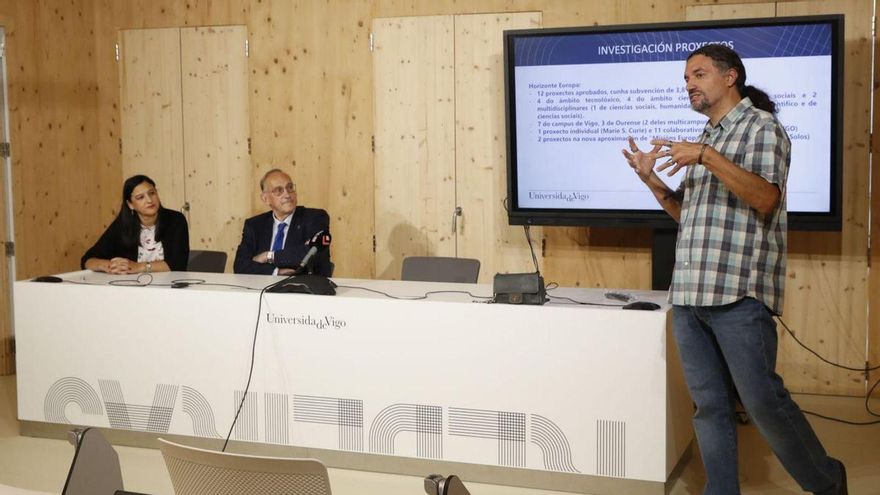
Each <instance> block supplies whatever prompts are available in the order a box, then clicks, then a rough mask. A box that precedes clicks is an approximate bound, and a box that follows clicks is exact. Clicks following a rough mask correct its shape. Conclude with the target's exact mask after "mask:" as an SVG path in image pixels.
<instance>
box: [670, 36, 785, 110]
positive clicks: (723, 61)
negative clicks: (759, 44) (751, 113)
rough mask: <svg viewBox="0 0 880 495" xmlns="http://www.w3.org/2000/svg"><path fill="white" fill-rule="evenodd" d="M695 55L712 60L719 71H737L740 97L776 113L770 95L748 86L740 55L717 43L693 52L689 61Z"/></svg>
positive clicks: (762, 108)
mask: <svg viewBox="0 0 880 495" xmlns="http://www.w3.org/2000/svg"><path fill="white" fill-rule="evenodd" d="M695 55H703V56H704V57H709V58H711V59H712V64H713V65H714V66H715V67H717V68H718V70H722V71H725V70H727V69H734V70H736V74H737V77H736V89H737V90H738V91H739V94H740V96H743V97H748V98H749V99H751V100H752V104H753V105H755V107H757V108H759V109H761V110H764V111H766V112H770V113H772V114H775V113H776V103H773V100H771V99H770V95H768V94H767V93H765V92H763V91H761V90H760V89H758V88H756V87H754V86H747V85H746V68H745V66H744V65H743V62H742V59H741V58H739V55H738V54H737V53H736V52H735V51H733V49H732V48H728V47H727V46H725V45H721V44H717V43H712V44H708V45H703V46H701V47H700V48H697V49H696V50H694V51H693V52H691V54H690V55H688V58H687V59H688V60H690V59H691V57H694V56H695Z"/></svg>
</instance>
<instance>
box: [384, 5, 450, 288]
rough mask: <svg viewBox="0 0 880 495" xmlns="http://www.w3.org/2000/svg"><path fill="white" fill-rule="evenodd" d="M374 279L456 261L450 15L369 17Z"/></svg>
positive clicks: (389, 277) (386, 277)
mask: <svg viewBox="0 0 880 495" xmlns="http://www.w3.org/2000/svg"><path fill="white" fill-rule="evenodd" d="M373 40H374V48H373V85H374V86H373V94H374V100H373V103H374V118H375V123H374V128H375V158H374V160H375V166H374V169H375V187H376V191H375V229H376V230H375V235H376V244H375V245H376V277H377V278H385V279H397V278H400V268H401V264H402V261H403V258H404V257H405V256H413V255H421V256H424V255H431V256H455V241H454V232H453V225H452V220H453V218H452V217H453V212H454V210H455V136H454V132H455V131H454V127H455V125H454V121H455V104H454V91H455V82H454V60H453V54H454V49H453V18H452V16H426V17H405V18H389V19H374V20H373Z"/></svg>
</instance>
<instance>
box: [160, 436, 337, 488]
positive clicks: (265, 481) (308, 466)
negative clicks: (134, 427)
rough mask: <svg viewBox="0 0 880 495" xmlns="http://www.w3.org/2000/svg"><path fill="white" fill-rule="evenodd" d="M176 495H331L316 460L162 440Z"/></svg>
mask: <svg viewBox="0 0 880 495" xmlns="http://www.w3.org/2000/svg"><path fill="white" fill-rule="evenodd" d="M159 450H161V451H162V457H164V458H165V466H166V467H167V468H168V474H169V475H171V484H172V485H173V486H174V493H175V494H176V495H208V494H210V495H272V494H282V493H284V494H286V493H295V494H297V495H330V478H329V477H328V475H327V468H326V467H325V466H324V464H323V463H321V461H319V460H317V459H294V458H283V457H262V456H252V455H244V454H232V453H227V452H217V451H214V450H205V449H198V448H195V447H187V446H185V445H180V444H176V443H172V442H169V441H167V440H164V439H162V438H160V439H159Z"/></svg>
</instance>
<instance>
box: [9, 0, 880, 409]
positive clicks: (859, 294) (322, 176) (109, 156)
mask: <svg viewBox="0 0 880 495" xmlns="http://www.w3.org/2000/svg"><path fill="white" fill-rule="evenodd" d="M754 3H759V4H760V3H764V4H767V3H768V2H766V1H763V2H752V1H750V0H741V1H738V0H717V1H716V0H657V1H653V2H632V1H626V0H616V1H601V0H589V1H585V0H552V1H551V0H506V1H502V0H473V1H470V2H460V1H456V0H436V1H434V0H372V1H358V2H351V1H344V0H328V1H323V2H317V1H313V0H188V1H187V2H179V1H176V0H158V1H155V2H131V1H127V0H72V1H68V2H63V3H62V2H50V1H49V0H37V1H27V2H24V1H22V2H0V22H5V23H6V25H7V27H9V28H10V29H11V32H10V33H9V34H10V38H9V46H8V48H9V52H10V54H9V56H10V64H9V67H10V90H11V91H10V113H11V118H12V122H11V128H12V129H11V130H12V139H13V150H14V151H13V154H14V163H13V167H14V177H13V180H14V184H15V190H16V197H15V198H14V201H15V215H16V242H17V243H18V246H19V252H20V253H26V254H23V255H22V256H20V257H19V260H18V276H19V277H28V276H32V275H35V274H38V273H43V272H53V271H65V270H72V269H75V268H76V267H77V266H78V259H79V256H80V255H81V253H82V252H83V251H84V249H85V248H86V247H87V246H88V244H90V243H91V242H93V241H94V239H95V238H96V237H97V235H99V234H100V232H101V230H102V229H103V228H104V227H105V226H106V224H107V223H109V221H110V220H111V219H112V216H113V213H114V211H115V209H116V208H118V206H119V198H118V195H119V189H120V185H121V180H122V171H121V160H120V158H121V156H120V154H119V141H118V140H119V135H120V132H119V128H120V123H119V85H118V73H117V66H116V62H115V61H114V59H113V45H114V42H115V40H116V37H117V33H118V30H120V29H131V28H145V27H180V26H204V25H228V24H247V25H248V30H249V35H250V40H251V48H252V53H251V61H250V67H251V74H250V80H249V87H250V92H251V101H250V105H251V115H252V117H251V119H252V120H251V136H252V160H253V166H254V177H258V176H259V175H260V174H261V172H262V171H265V170H266V167H269V166H282V167H289V168H290V171H291V172H292V175H294V177H295V178H296V180H297V182H298V183H299V184H300V188H301V190H302V193H301V195H300V196H301V197H300V199H301V201H302V202H303V203H304V204H311V205H315V206H320V207H325V208H327V209H328V210H329V211H330V214H331V216H332V225H333V229H334V234H335V235H334V238H335V240H336V241H337V242H336V243H335V245H334V259H335V261H336V262H337V272H338V273H339V274H340V275H342V276H349V277H370V276H372V275H373V268H372V266H373V254H372V242H371V237H372V230H373V223H374V222H373V219H374V213H373V210H372V201H373V184H372V177H373V157H372V151H371V147H370V140H371V135H372V133H373V110H372V94H373V86H372V62H371V57H370V55H369V51H368V44H369V43H368V34H369V30H370V25H371V22H372V19H373V18H379V17H395V16H413V15H452V14H469V13H485V12H514V11H540V12H542V13H543V24H544V26H545V27H558V26H572V25H592V24H602V25H605V24H633V23H641V22H666V21H677V20H684V19H685V18H686V15H687V14H686V9H687V7H689V6H705V7H707V8H715V7H718V6H719V5H723V6H724V8H725V9H733V11H734V12H739V11H740V9H743V8H745V7H742V6H738V4H742V5H747V4H754ZM776 7H777V10H778V14H779V15H787V13H788V12H792V13H794V11H795V10H796V11H797V13H807V11H808V10H810V9H812V10H816V11H827V12H843V11H846V12H847V13H848V14H851V15H849V16H848V20H847V23H848V28H847V30H848V35H847V36H848V40H849V41H848V46H847V49H848V51H855V54H854V55H852V56H853V57H856V59H855V60H859V61H862V60H863V59H862V58H861V57H862V55H861V54H860V51H861V50H862V48H861V46H862V45H864V44H866V43H867V41H866V40H867V39H869V38H870V28H867V29H864V30H862V29H861V28H858V29H856V30H855V31H850V30H851V29H853V27H854V26H860V25H862V24H865V23H869V22H870V19H871V16H872V8H873V2H871V1H869V0H864V1H845V2H834V1H826V0H817V1H808V2H777V3H776ZM55 9H58V12H57V13H56V12H55ZM712 15H713V16H730V15H733V14H732V13H731V11H730V10H717V11H715V13H713V14H712ZM863 31H864V32H863ZM276 60H277V61H276ZM858 63H860V64H861V66H862V67H863V69H865V71H866V72H865V73H857V72H850V69H851V68H853V67H855V65H854V64H853V62H850V61H849V60H848V61H847V81H848V82H847V84H848V90H847V94H848V96H847V98H848V99H847V107H846V119H847V124H846V126H847V127H846V133H847V134H846V139H847V142H846V143H845V146H846V147H847V148H852V149H854V150H855V149H857V148H862V149H863V150H864V149H867V146H868V143H867V138H865V139H862V138H861V137H860V136H866V135H867V134H866V133H867V120H866V117H864V116H860V115H857V114H860V113H861V112H863V111H865V110H866V109H867V108H868V107H869V105H868V103H867V99H864V98H863V99H860V100H859V99H857V100H851V99H850V98H851V96H850V95H851V94H855V93H856V92H857V91H859V90H861V91H863V92H867V91H869V88H870V87H871V83H872V77H871V74H870V69H869V68H870V62H868V61H867V60H864V61H863V62H858ZM62 73H63V74H67V75H76V76H77V77H78V78H79V79H78V80H75V81H72V80H70V79H64V78H63V77H60V78H57V77H56V76H61V75H62ZM850 87H852V88H854V89H853V90H850V89H849V88H850ZM88 88H90V89H88ZM74 89H76V90H77V92H76V93H75V98H71V97H70V95H74V92H73V90H74ZM96 107H97V108H96ZM68 114H69V116H70V118H72V119H73V120H77V119H80V121H81V122H80V125H76V124H70V123H69V122H68V121H67V119H66V117H68ZM59 122H60V123H61V124H62V125H61V127H60V128H59V127H58V125H57V124H58V123H59ZM49 123H52V124H53V128H52V129H49V128H48V124H49ZM75 143H76V144H79V143H91V145H92V146H93V147H94V148H93V149H88V148H87V147H86V148H85V149H81V150H80V152H79V153H77V155H76V158H75V159H74V158H72V153H71V152H65V154H64V157H61V151H62V148H64V149H65V150H66V149H68V148H70V147H71V146H74V144H75ZM15 150H18V152H16V151H15ZM863 152H864V151H863ZM848 156H850V155H848ZM847 163H848V165H847V167H850V165H849V164H850V163H852V160H849V159H848V162H847ZM865 166H866V165H864V164H861V165H858V164H855V165H853V167H856V170H859V169H858V167H862V169H861V170H860V171H859V172H857V173H864V170H865V169H864V167H865ZM878 175H880V174H875V175H874V178H875V179H874V180H875V184H874V185H875V186H877V183H876V181H877V179H876V177H877V176H878ZM862 177H863V180H862V181H861V183H858V182H851V181H849V180H847V183H846V187H847V188H848V189H847V191H846V194H847V195H855V196H860V197H862V198H864V189H865V187H866V186H867V177H864V176H862ZM875 190H877V189H875ZM252 193H253V195H254V197H256V191H252ZM860 201H862V202H861V203H859V202H858V201H850V202H848V206H847V217H848V219H849V220H848V222H847V227H846V229H845V231H844V232H843V233H842V234H816V233H799V234H793V235H792V248H793V251H792V266H793V268H794V273H795V275H796V278H795V279H793V280H791V279H790V286H791V287H797V288H793V289H792V291H790V292H789V294H790V295H791V294H792V292H802V291H804V292H805V293H809V296H804V297H803V298H802V296H799V295H791V297H790V298H789V304H790V305H791V306H787V307H786V313H787V315H789V317H790V318H792V319H794V320H792V321H790V323H791V324H792V325H793V329H795V330H796V331H798V332H800V333H799V335H806V336H808V337H809V339H810V340H813V339H817V340H823V341H825V342H824V343H822V342H820V345H819V346H818V350H820V351H822V352H827V353H828V354H829V355H830V357H838V356H835V354H837V353H842V354H840V356H839V357H841V358H844V357H846V356H845V354H846V353H847V352H849V351H848V350H847V349H848V348H849V347H861V348H864V347H865V345H866V343H865V341H864V340H860V338H859V337H858V335H859V333H858V332H862V333H865V332H866V331H867V330H866V328H865V327H866V326H867V325H868V322H867V321H866V319H865V317H864V316H862V317H861V320H859V319H858V318H859V317H857V316H852V315H858V314H864V313H866V312H867V310H868V304H869V301H870V302H871V303H872V304H874V306H872V309H875V310H876V309H877V308H876V304H877V303H876V302H874V301H876V299H877V298H876V296H874V297H872V298H870V299H869V298H868V294H869V292H868V281H867V278H866V277H867V276H868V272H867V265H866V261H867V256H866V253H865V245H866V243H867V242H866V239H865V237H864V235H865V234H864V232H863V231H864V229H865V228H866V226H867V212H868V209H869V205H868V204H867V202H866V201H864V200H860ZM48 205H63V206H64V210H65V212H58V215H59V219H56V220H54V221H53V223H52V224H51V225H50V226H49V227H46V224H47V220H49V219H51V218H52V217H54V214H55V213H56V212H55V211H54V210H53V209H52V208H50V207H49V206H48ZM252 207H253V211H254V212H256V211H259V209H260V208H258V205H257V204H253V205H252ZM872 208H873V212H874V215H873V219H874V220H873V222H874V226H875V227H876V226H877V218H878V217H880V211H878V210H880V205H878V204H877V202H876V200H875V202H874V204H873V205H872ZM66 212H70V213H66ZM74 213H76V214H75V215H74ZM377 214H381V213H377ZM74 217H75V219H76V222H75V223H76V226H75V227H72V226H71V227H61V226H59V224H60V223H62V222H63V223H66V224H67V223H70V222H71V219H72V218H74ZM860 222H861V223H862V227H861V230H862V232H859V226H858V225H857V224H859V223H860ZM875 232H876V231H875ZM875 238H876V236H875ZM523 242H524V241H523ZM542 243H543V244H544V245H545V250H544V252H543V256H544V262H543V269H544V271H545V274H546V275H547V279H548V281H550V280H553V281H557V282H559V283H562V284H564V285H575V284H579V285H585V286H611V287H618V288H647V287H649V286H650V235H649V232H647V231H645V230H614V229H580V228H552V229H544V235H543V239H542ZM875 248H876V243H875ZM873 252H874V253H875V254H874V256H875V259H874V261H876V252H877V249H875V250H874V251H873ZM34 253H37V254H34ZM876 272H877V270H874V271H872V272H871V273H872V277H875V278H872V280H871V283H872V284H873V290H872V292H870V293H871V294H876V293H877V288H878V287H880V282H877V278H876V277H877V275H875V274H876ZM795 284H797V285H795ZM801 286H803V287H804V289H800V287H801ZM845 294H856V295H855V296H849V295H845ZM797 301H800V302H797ZM801 312H804V313H808V314H809V315H811V316H810V317H808V318H800V319H796V317H797V316H798V315H799V314H800V313H801ZM876 314H877V311H874V312H873V315H876ZM801 320H802V321H801ZM878 328H880V323H878V321H877V320H876V319H872V320H871V323H870V335H871V336H872V337H874V338H873V339H872V340H871V341H872V342H877V341H878V340H880V337H878ZM840 335H847V336H846V337H843V338H840V337H839V336H840ZM850 336H852V337H850ZM847 340H852V341H853V344H852V345H851V344H850V343H849V342H847ZM872 345H874V347H873V349H874V351H873V352H874V354H873V356H874V358H875V359H876V358H877V357H878V354H880V349H878V347H877V345H876V344H872ZM790 349H791V348H790V343H789V342H783V343H782V352H781V354H780V369H781V371H782V373H783V374H784V376H785V377H786V380H787V381H788V383H789V385H790V387H791V389H792V390H794V391H828V392H833V393H856V392H855V389H856V388H857V384H856V383H855V382H852V383H850V382H848V381H849V380H851V379H853V378H854V377H852V376H850V375H846V376H845V377H838V375H834V374H832V375H826V374H824V373H825V372H824V371H821V370H818V369H815V370H814V369H808V368H804V366H803V365H801V362H807V363H812V362H813V360H812V358H804V359H801V356H800V355H797V354H793V352H795V351H793V350H790ZM809 366H812V364H810V365H809ZM805 369H807V371H806V372H805V371H804V370H805ZM796 376H797V377H798V378H795V377H796ZM829 382H830V383H829Z"/></svg>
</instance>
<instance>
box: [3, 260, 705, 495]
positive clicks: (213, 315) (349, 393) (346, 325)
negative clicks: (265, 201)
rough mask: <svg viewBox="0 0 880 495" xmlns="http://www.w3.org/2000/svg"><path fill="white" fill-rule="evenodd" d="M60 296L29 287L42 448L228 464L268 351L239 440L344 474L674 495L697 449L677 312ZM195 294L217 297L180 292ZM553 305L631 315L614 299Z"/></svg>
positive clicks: (30, 416)
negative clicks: (674, 476)
mask: <svg viewBox="0 0 880 495" xmlns="http://www.w3.org/2000/svg"><path fill="white" fill-rule="evenodd" d="M62 277H63V278H64V279H65V283H54V284H53V283H38V282H31V281H19V282H16V283H15V290H14V300H15V338H16V347H17V365H18V413H19V419H20V420H22V421H23V422H24V423H23V424H24V425H25V426H26V427H29V429H31V430H34V431H38V430H39V428H36V427H35V426H39V425H44V424H50V425H82V426H94V427H103V428H107V429H111V430H128V431H134V432H142V433H144V434H149V435H151V436H152V437H157V436H170V437H173V436H174V435H183V436H191V437H201V438H204V439H213V440H212V443H209V445H210V446H212V447H214V448H219V447H220V446H221V445H222V442H223V438H225V437H226V434H227V432H228V430H229V428H230V425H231V422H232V419H233V417H234V415H235V411H236V409H237V407H238V404H239V402H240V400H241V397H242V395H243V391H244V388H245V384H246V381H247V376H248V370H249V367H250V363H251V349H252V347H253V349H254V356H255V361H254V365H253V378H252V381H251V384H250V388H249V391H248V394H247V399H246V400H245V404H244V407H243V408H242V411H241V414H240V417H239V419H238V422H237V423H236V426H235V429H234V431H233V434H232V439H233V440H235V441H237V442H247V445H251V444H254V445H258V446H274V447H287V448H288V450H289V448H290V447H295V448H298V449H300V450H299V451H298V452H303V451H305V452H308V453H309V454H310V455H314V456H316V457H318V458H321V459H322V460H324V461H325V462H326V463H327V464H328V465H331V466H339V467H352V468H358V469H369V470H379V471H388V472H403V473H408V474H421V475H426V474H428V473H429V472H443V471H444V468H447V469H445V471H446V472H449V471H450V469H448V468H455V469H456V470H457V471H456V472H457V474H459V475H460V476H461V477H462V478H463V479H465V480H474V481H487V482H493V483H507V484H514V485H522V486H533V487H539V488H547V489H558V490H568V491H582V492H591V493H623V491H621V490H625V492H626V493H663V491H664V484H665V483H666V482H667V480H668V479H669V476H670V474H671V473H672V471H673V468H674V467H675V466H676V464H677V463H678V461H679V460H680V459H681V457H682V456H683V454H684V453H685V451H686V449H687V447H688V445H689V444H690V441H691V439H692V436H693V433H692V429H691V424H690V416H691V414H692V411H693V409H692V404H691V401H690V398H689V397H688V395H687V390H686V388H685V386H684V381H683V378H682V375H681V369H680V363H679V360H678V354H677V352H676V350H675V346H674V344H672V340H671V334H670V330H669V329H670V320H671V312H670V311H669V310H670V306H669V305H668V304H666V302H665V298H666V294H665V293H664V292H651V291H644V292H637V291H635V292H632V293H633V294H634V295H635V296H636V297H637V298H638V299H640V300H649V301H653V302H656V303H658V304H661V309H660V310H657V311H627V310H621V309H620V308H619V307H601V306H586V305H577V304H573V303H571V302H568V301H564V300H561V299H553V301H552V302H551V303H550V304H547V305H544V306H514V305H501V304H487V303H485V299H479V298H477V297H471V295H468V294H465V293H461V292H457V293H454V292H443V293H436V294H431V295H429V296H428V298H427V299H422V300H400V299H392V298H389V297H387V296H384V295H381V294H378V293H376V292H370V291H368V290H364V288H366V289H372V290H373V291H381V292H386V293H389V294H392V295H395V296H399V297H408V296H419V295H424V294H425V293H426V292H428V291H438V290H439V291H469V292H470V294H472V295H473V296H489V295H491V286H489V285H477V284H436V283H424V282H400V281H384V280H353V279H334V281H335V282H336V283H337V284H338V285H339V286H340V287H339V288H338V289H337V291H338V294H337V295H336V296H335V297H329V296H313V295H303V294H263V296H262V303H261V304H260V292H259V290H252V289H259V288H261V287H263V286H265V285H268V284H269V283H270V282H273V281H275V280H279V279H280V277H267V276H253V275H232V274H207V273H181V272H177V273H175V272H172V273H162V274H154V275H153V277H152V284H151V285H149V286H142V287H131V286H120V285H109V282H110V281H116V283H119V280H121V279H125V280H131V279H133V278H134V277H132V276H110V275H106V274H99V273H92V272H89V271H83V272H73V273H68V274H64V275H62ZM148 278H149V277H142V278H141V280H142V281H146V280H147V279H148ZM179 279H203V280H205V281H206V282H207V283H206V284H204V285H191V286H189V287H185V288H171V287H170V282H171V281H172V280H179ZM211 284H229V285H235V286H240V287H229V286H220V285H211ZM249 288H250V289H249ZM549 294H550V295H552V296H558V297H569V298H572V299H575V300H578V301H592V302H596V303H601V304H612V305H615V304H616V305H621V304H623V303H620V302H617V301H613V300H609V299H606V298H605V297H604V296H603V294H604V291H602V290H598V289H572V288H558V289H554V290H551V291H550V292H549ZM258 307H259V313H258ZM257 321H259V327H258V330H257V339H256V344H255V346H254V332H255V326H256V323H257ZM27 429H28V428H26V430H27ZM26 432H27V431H26ZM236 445H240V444H239V443H236ZM276 451H277V449H276ZM414 461H418V462H414ZM432 467H436V469H430V468H432Z"/></svg>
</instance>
